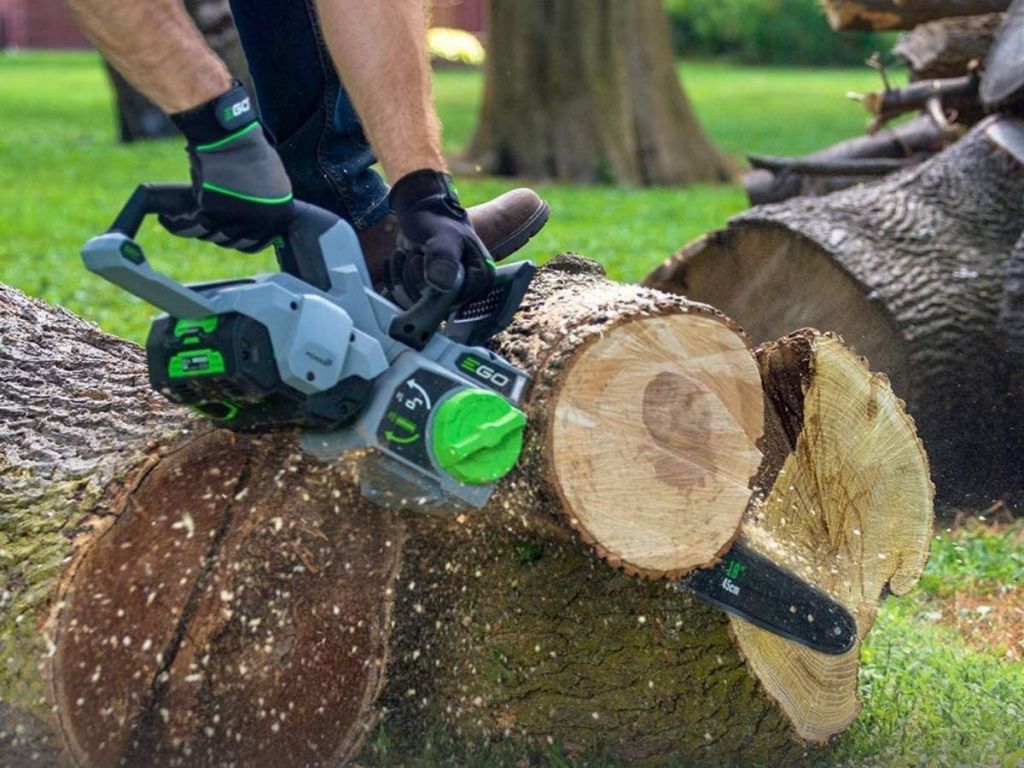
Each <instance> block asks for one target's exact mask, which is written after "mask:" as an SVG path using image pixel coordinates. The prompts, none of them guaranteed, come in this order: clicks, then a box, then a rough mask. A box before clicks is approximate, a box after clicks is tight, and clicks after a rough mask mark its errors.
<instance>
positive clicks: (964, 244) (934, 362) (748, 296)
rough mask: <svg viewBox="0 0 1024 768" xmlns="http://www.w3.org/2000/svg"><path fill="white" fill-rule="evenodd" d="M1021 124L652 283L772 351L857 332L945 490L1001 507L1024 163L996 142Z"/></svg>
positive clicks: (760, 229) (743, 238) (1009, 470)
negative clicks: (721, 317)
mask: <svg viewBox="0 0 1024 768" xmlns="http://www.w3.org/2000/svg"><path fill="white" fill-rule="evenodd" d="M1012 126H1017V128H1016V133H1015V134H1014V135H1020V128H1019V126H1020V123H1019V121H1016V120H1013V119H1011V118H998V119H993V120H990V121H988V122H986V123H983V124H981V125H979V126H977V127H976V128H975V129H974V130H973V131H972V132H971V133H970V134H968V136H966V137H965V138H964V139H961V140H960V141H959V142H958V143H956V144H954V145H953V146H952V147H950V148H949V149H946V150H945V151H943V152H941V153H939V154H938V155H937V156H936V157H934V158H933V159H932V160H930V161H928V162H927V163H925V164H923V165H921V166H918V167H916V168H913V169H910V170H907V171H902V172H899V173H897V174H894V175H893V176H890V177H887V178H886V179H884V180H882V181H879V182H876V183H874V184H866V185H862V186H859V187H855V188H852V189H849V190H845V191H842V192H838V193H835V194H833V195H829V196H828V197H823V198H799V199H794V200H791V201H788V202H786V203H785V204H780V205H775V206H765V207H761V208H755V209H753V210H751V211H749V212H746V213H744V214H741V215H739V216H737V217H736V218H734V219H733V220H732V221H731V222H730V223H729V226H728V227H727V228H726V229H724V230H721V231H719V232H715V233H712V234H711V235H708V236H706V237H703V238H701V239H699V240H698V241H696V242H695V243H692V244H691V245H689V246H687V247H686V248H684V249H683V250H682V251H680V252H679V253H678V254H677V255H676V256H674V257H673V258H672V259H670V260H669V261H668V262H666V263H665V264H664V265H663V266H661V267H659V268H658V269H657V270H655V271H654V272H653V273H652V274H651V275H649V276H648V277H647V279H646V284H647V285H649V286H652V287H657V288H661V289H663V290H672V291H675V292H678V293H683V294H685V295H687V296H690V297H692V298H694V299H699V300H703V301H708V302H711V303H713V304H714V305H715V306H717V307H721V308H722V309H723V310H724V311H726V312H728V313H730V314H731V315H732V316H733V317H736V318H737V319H738V320H739V321H740V322H741V323H742V324H743V326H744V328H746V329H747V330H748V332H750V333H751V334H752V336H753V337H754V338H755V340H758V341H761V340H767V339H773V338H777V337H778V336H780V335H782V334H784V333H786V332H788V331H789V330H791V329H793V328H798V327H801V326H813V327H817V328H821V329H824V330H834V331H836V332H838V333H841V334H842V335H843V336H844V338H845V339H847V341H849V342H851V343H852V344H853V346H854V347H855V348H856V349H857V350H858V351H859V352H861V353H863V354H865V355H866V356H867V357H868V359H869V360H870V361H871V365H872V367H873V368H875V369H876V370H882V371H885V372H886V373H887V374H888V375H889V377H890V378H891V379H892V382H893V386H894V388H895V390H896V392H897V394H899V395H900V396H901V397H904V398H905V399H906V400H907V402H908V404H909V409H910V412H911V413H912V414H913V415H914V417H915V419H916V420H917V424H918V427H919V429H920V430H921V434H922V437H923V438H924V442H925V445H926V446H927V448H928V452H929V455H930V457H931V459H932V464H933V466H934V467H935V471H936V478H937V482H938V484H939V489H940V492H944V493H946V494H947V498H948V499H950V500H955V499H961V498H963V497H964V496H965V495H966V496H974V495H977V496H981V497H984V498H992V497H999V496H1001V495H1002V494H1003V493H1005V492H1008V491H1012V490H1013V489H1014V488H1017V487H1019V474H1020V473H1021V472H1022V470H1024V466H1022V462H1020V460H1019V457H1020V452H1019V451H1020V439H1021V438H1020V436H1021V435H1022V434H1024V423H1022V422H1024V412H1022V411H1021V410H1019V409H1015V408H1013V407H1010V403H1011V402H1012V401H1013V398H1014V397H1015V395H1014V393H1012V392H1011V390H1012V388H1013V386H1014V385H1013V384H1012V383H1011V379H1010V378H1009V377H1007V376H1006V375H1005V374H1004V370H1005V368H1004V363H1005V361H1006V359H1007V357H1006V350H1005V349H1004V347H1003V344H1002V341H1001V336H1000V334H999V333H997V325H998V316H999V302H1000V297H1002V296H1003V292H1004V285H1005V281H1006V267H1007V260H1008V258H1009V255H1010V252H1011V250H1012V249H1013V247H1014V244H1015V243H1016V242H1017V241H1018V238H1019V237H1020V233H1021V231H1022V230H1024V205H1022V202H1021V201H1022V199H1024V163H1022V162H1021V160H1019V159H1018V158H1017V157H1015V156H1014V154H1012V153H1011V152H1010V151H1008V150H1007V149H1005V148H1004V147H1003V146H1001V145H1000V144H999V143H998V142H997V141H995V140H994V139H993V138H992V135H995V134H997V133H999V132H1000V131H1001V132H1002V134H1005V135H1010V133H1011V132H1010V131H1009V128H1010V127H1012ZM1002 134H1000V135H1002ZM975 500H978V499H975Z"/></svg>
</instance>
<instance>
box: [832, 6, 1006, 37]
mask: <svg viewBox="0 0 1024 768" xmlns="http://www.w3.org/2000/svg"><path fill="white" fill-rule="evenodd" d="M822 4H823V5H824V6H825V15H826V16H827V17H828V23H829V24H831V25H832V29H860V30H865V29H913V28H914V27H916V26H917V25H918V24H923V23H924V22H927V21H934V20H935V19H944V18H948V17H950V16H976V15H978V14H982V13H996V12H999V11H1005V10H1006V8H1007V6H1008V5H1009V4H1010V0H909V2H907V1H906V0H822Z"/></svg>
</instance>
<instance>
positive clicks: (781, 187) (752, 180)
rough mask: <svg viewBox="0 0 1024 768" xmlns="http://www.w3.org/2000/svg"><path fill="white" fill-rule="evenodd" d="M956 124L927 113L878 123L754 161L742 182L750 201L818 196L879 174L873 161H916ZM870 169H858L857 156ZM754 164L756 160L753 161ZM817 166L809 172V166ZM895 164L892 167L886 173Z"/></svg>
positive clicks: (949, 138)
mask: <svg viewBox="0 0 1024 768" xmlns="http://www.w3.org/2000/svg"><path fill="white" fill-rule="evenodd" d="M960 135H961V134H960V132H959V131H958V130H943V129H941V128H940V127H939V126H937V125H936V124H935V121H934V120H932V119H931V118H930V117H928V116H927V115H919V116H918V117H915V118H914V119H913V120H910V121H908V122H906V123H901V124H899V125H897V126H896V127H895V128H888V127H883V128H882V129H880V130H879V131H877V132H876V133H874V134H871V135H869V136H858V137H856V138H854V139H848V140H846V141H841V142H839V143H838V144H833V145H832V146H831V147H826V148H825V149H822V150H819V151H817V152H812V153H811V154H808V155H804V156H802V157H792V158H779V160H781V161H788V162H781V163H779V164H778V166H779V167H773V168H771V169H768V168H764V167H757V168H756V170H753V171H750V172H749V173H746V174H744V177H743V185H744V187H746V190H747V197H748V198H749V199H750V204H751V205H764V204H765V203H777V202H781V201H783V200H787V199H789V198H790V197H797V196H799V195H813V196H821V195H827V194H829V193H830V192H835V191H838V190H840V189H846V188H847V187H850V186H853V185H854V184H860V183H862V182H865V181H873V180H874V177H875V176H877V175H884V174H878V173H877V172H875V170H874V164H873V163H872V161H874V160H877V159H883V160H902V161H905V162H907V163H908V164H910V163H913V162H920V161H922V160H924V159H926V158H927V157H929V156H930V155H932V154H934V153H935V152H938V151H939V150H941V149H943V148H945V147H946V146H948V145H949V144H951V143H952V142H953V141H955V140H956V139H957V138H959V137H960ZM857 161H865V163H864V164H865V166H866V167H869V168H871V169H872V172H871V173H870V174H868V173H864V172H860V173H858V172H857V168H858V162H857ZM755 165H756V164H755ZM809 165H810V166H815V167H816V168H817V170H815V172H813V173H812V172H811V171H810V170H809V169H808V166H809ZM891 170H895V168H891V169H889V170H888V171H886V172H887V173H888V172H889V171H891Z"/></svg>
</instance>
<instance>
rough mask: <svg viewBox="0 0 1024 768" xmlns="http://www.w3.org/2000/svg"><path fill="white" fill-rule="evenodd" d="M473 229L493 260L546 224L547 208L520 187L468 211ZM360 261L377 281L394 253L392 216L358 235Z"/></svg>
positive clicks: (528, 238) (527, 240) (520, 246)
mask: <svg viewBox="0 0 1024 768" xmlns="http://www.w3.org/2000/svg"><path fill="white" fill-rule="evenodd" d="M466 212H467V213H468V214H469V220H470V222H471V223H472V224H473V229H475V230H476V233H477V234H478V235H480V239H481V240H482V241H483V243H484V245H486V246H487V250H488V251H490V253H491V256H492V257H493V258H494V260H495V261H501V260H502V259H504V258H505V257H506V256H510V255H511V254H513V253H515V252H516V251H518V250H519V249H520V248H522V247H523V246H524V245H526V243H527V242H529V240H530V238H531V237H533V236H534V235H536V234H537V233H538V232H540V231H541V229H543V228H544V225H545V224H547V221H548V216H549V215H550V213H551V209H550V208H548V204H547V203H545V202H544V201H543V200H541V199H540V197H538V195H537V193H536V192H534V191H533V190H532V189H526V188H525V187H521V188H519V189H513V190H512V191H511V192H506V193H505V194H503V195H499V196H498V197H496V198H494V199H493V200H491V201H489V202H486V203H481V204H480V205H474V206H473V207H472V208H468V209H467V210H466ZM358 235H359V245H360V246H361V247H362V249H363V258H365V259H366V264H367V266H368V267H369V269H370V279H371V280H373V282H374V284H375V285H376V284H377V283H379V282H381V279H382V277H383V273H384V263H385V262H386V261H387V260H388V259H389V258H390V257H391V254H392V253H394V252H395V239H396V238H397V236H398V227H397V226H396V224H395V216H394V214H388V215H387V216H386V217H384V218H383V219H382V220H381V221H379V222H378V223H377V224H374V225H373V226H372V227H370V228H369V229H364V230H362V231H361V232H359V233H358Z"/></svg>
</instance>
